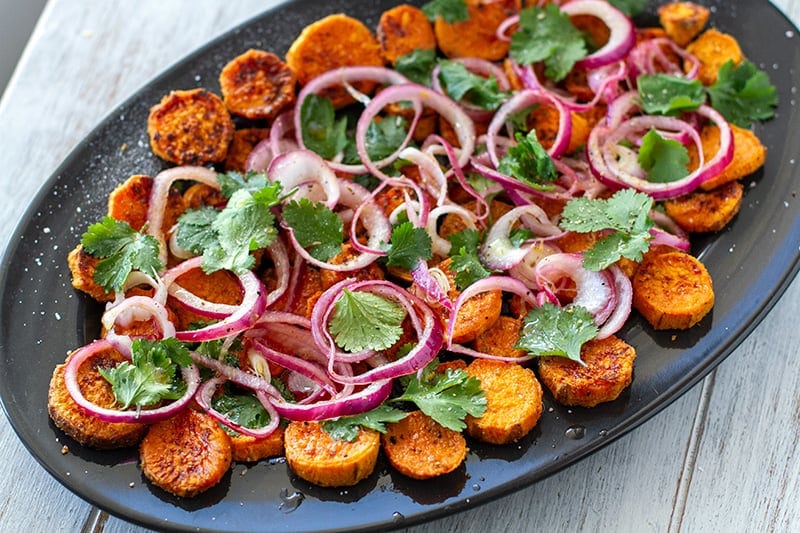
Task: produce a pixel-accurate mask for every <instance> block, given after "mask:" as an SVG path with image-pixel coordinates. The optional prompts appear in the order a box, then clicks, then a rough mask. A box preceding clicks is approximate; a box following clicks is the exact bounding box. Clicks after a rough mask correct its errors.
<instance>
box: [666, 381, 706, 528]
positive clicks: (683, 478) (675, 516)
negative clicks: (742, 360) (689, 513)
mask: <svg viewBox="0 0 800 533" xmlns="http://www.w3.org/2000/svg"><path fill="white" fill-rule="evenodd" d="M716 377H717V371H716V370H712V371H711V373H710V374H709V375H708V376H706V377H705V378H703V385H702V388H701V389H700V400H699V401H698V403H697V410H696V411H695V414H694V420H693V421H692V431H691V433H690V434H689V442H688V444H687V446H686V455H685V456H684V458H683V466H682V467H681V473H680V478H679V479H678V486H677V487H676V489H675V499H674V500H673V505H672V514H671V515H670V517H669V527H668V529H667V531H668V532H669V533H679V532H680V531H681V524H682V523H683V515H684V513H685V512H686V501H687V499H688V497H689V490H690V489H691V485H692V476H693V474H694V470H695V466H696V464H697V452H698V450H699V449H700V443H701V441H702V440H703V434H704V433H705V429H706V422H707V421H708V406H709V404H710V403H711V395H712V393H713V391H714V384H715V382H716Z"/></svg>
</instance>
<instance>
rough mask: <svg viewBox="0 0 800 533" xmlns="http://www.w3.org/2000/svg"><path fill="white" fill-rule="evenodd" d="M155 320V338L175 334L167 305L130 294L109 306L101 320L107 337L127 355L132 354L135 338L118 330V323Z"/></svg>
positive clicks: (125, 324)
mask: <svg viewBox="0 0 800 533" xmlns="http://www.w3.org/2000/svg"><path fill="white" fill-rule="evenodd" d="M143 320H153V322H154V324H155V326H156V330H157V331H156V332H154V335H153V338H167V337H173V336H175V326H174V324H173V323H172V322H171V321H170V319H169V313H167V309H166V307H164V306H163V305H161V304H160V303H158V301H156V300H154V299H153V298H149V297H147V296H138V295H137V296H129V297H128V298H125V299H124V300H122V301H121V302H119V303H117V304H114V305H112V306H109V307H108V308H107V309H106V310H105V312H104V313H103V316H102V317H101V319H100V322H101V323H102V324H103V327H104V328H105V330H106V334H105V338H106V340H107V341H108V342H110V343H111V344H113V345H114V347H115V348H116V349H117V350H118V351H120V352H121V353H122V354H123V355H125V356H128V357H129V356H130V354H131V343H132V342H133V340H132V339H131V337H130V336H129V335H121V334H119V333H117V332H116V328H115V326H116V325H117V324H119V325H121V326H123V327H125V326H128V325H130V324H132V323H133V322H138V321H143Z"/></svg>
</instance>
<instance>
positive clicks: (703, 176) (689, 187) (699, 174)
mask: <svg viewBox="0 0 800 533" xmlns="http://www.w3.org/2000/svg"><path fill="white" fill-rule="evenodd" d="M696 113H698V114H699V115H700V116H702V117H704V118H707V119H709V120H711V121H712V122H714V123H715V124H716V125H717V126H718V127H719V130H720V146H719V149H718V150H717V153H716V154H715V155H714V157H712V158H711V159H710V160H708V161H704V159H703V156H702V150H699V152H698V153H699V154H700V164H699V165H698V168H697V169H695V170H693V171H692V172H690V173H689V174H688V175H686V176H685V177H683V178H681V179H679V180H676V181H671V182H666V183H656V182H650V181H647V180H646V179H643V178H641V177H639V176H637V175H636V174H635V173H633V172H630V171H627V170H625V169H623V168H621V167H620V166H619V164H618V162H617V161H616V154H617V153H619V150H618V148H617V142H618V141H620V140H622V138H623V137H624V133H626V132H629V131H631V130H634V129H639V130H645V129H649V128H651V127H652V128H657V129H658V128H659V127H664V128H674V127H675V125H676V124H677V123H680V122H683V124H685V127H684V126H679V127H680V128H682V129H681V131H687V132H688V131H689V129H686V128H692V126H691V125H689V124H687V123H685V122H684V121H681V120H680V119H675V118H672V117H662V116H640V117H633V118H630V119H628V120H626V121H623V122H622V123H621V124H620V125H619V126H618V128H616V129H609V128H605V127H602V126H601V127H595V128H594V129H593V130H592V131H591V133H590V134H589V139H588V141H587V145H586V150H587V153H588V159H589V165H590V168H591V169H592V173H593V174H594V175H595V176H596V177H597V178H598V179H599V180H600V181H602V182H603V183H605V184H606V185H608V186H609V187H612V188H620V187H630V188H633V189H636V190H638V191H641V192H644V193H647V194H649V195H650V196H652V197H653V198H654V199H656V200H662V199H666V198H674V197H676V196H681V195H684V194H687V193H689V192H692V191H693V190H695V189H696V188H697V187H699V186H700V185H701V184H702V183H703V182H705V181H707V180H709V179H711V178H713V177H714V176H716V175H717V174H719V173H720V172H722V170H723V169H724V168H725V167H726V166H728V164H729V163H730V161H731V159H732V157H733V133H732V132H731V129H730V126H729V125H728V123H727V121H726V120H725V118H724V117H723V116H722V115H720V114H719V113H718V112H717V111H715V110H714V109H713V108H711V107H709V106H707V105H702V106H700V108H698V109H697V111H696ZM619 129H623V132H622V133H620V132H619V131H617V130H619ZM692 138H693V139H694V140H695V142H696V143H699V134H697V133H696V132H695V133H694V134H692Z"/></svg>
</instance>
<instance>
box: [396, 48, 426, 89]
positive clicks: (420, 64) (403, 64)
mask: <svg viewBox="0 0 800 533" xmlns="http://www.w3.org/2000/svg"><path fill="white" fill-rule="evenodd" d="M435 67H436V50H424V49H421V48H418V49H416V50H414V51H412V52H409V53H407V54H405V55H402V56H400V57H398V58H397V61H396V62H395V64H394V69H395V70H396V71H397V72H399V73H400V74H402V75H403V76H405V77H406V78H408V79H409V80H411V81H413V82H414V83H418V84H420V85H425V86H430V84H431V81H432V78H433V76H432V75H433V69H434V68H435Z"/></svg>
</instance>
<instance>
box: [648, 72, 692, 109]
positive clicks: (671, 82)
mask: <svg viewBox="0 0 800 533" xmlns="http://www.w3.org/2000/svg"><path fill="white" fill-rule="evenodd" d="M636 85H637V88H638V90H639V100H641V102H642V109H643V110H644V111H645V112H646V113H649V114H660V115H675V114H678V113H681V112H683V111H693V110H695V109H697V108H698V107H700V106H701V105H702V104H704V103H705V101H706V89H705V87H703V84H702V83H700V81H699V80H688V79H686V78H680V77H678V76H671V75H669V74H643V75H641V76H639V77H638V78H636Z"/></svg>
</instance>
